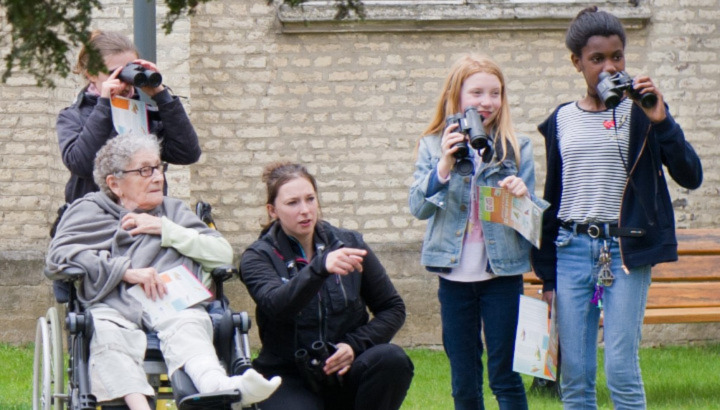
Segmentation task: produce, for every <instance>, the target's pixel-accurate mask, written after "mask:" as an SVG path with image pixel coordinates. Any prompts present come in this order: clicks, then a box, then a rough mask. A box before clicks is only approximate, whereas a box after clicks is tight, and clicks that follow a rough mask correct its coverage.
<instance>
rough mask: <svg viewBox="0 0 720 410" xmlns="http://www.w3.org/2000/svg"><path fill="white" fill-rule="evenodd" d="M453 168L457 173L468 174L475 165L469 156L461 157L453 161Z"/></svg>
mask: <svg viewBox="0 0 720 410" xmlns="http://www.w3.org/2000/svg"><path fill="white" fill-rule="evenodd" d="M455 169H456V170H457V173H458V174H459V175H462V176H468V175H471V174H472V173H473V171H474V170H475V165H474V164H473V162H472V161H471V160H470V158H463V159H460V160H457V161H456V162H455Z"/></svg>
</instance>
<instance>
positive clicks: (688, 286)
mask: <svg viewBox="0 0 720 410" xmlns="http://www.w3.org/2000/svg"><path fill="white" fill-rule="evenodd" d="M718 295H720V282H673V283H663V282H658V283H653V284H652V285H650V291H649V293H648V302H647V307H648V308H649V309H654V308H692V307H720V297H718Z"/></svg>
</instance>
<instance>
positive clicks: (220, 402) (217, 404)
mask: <svg viewBox="0 0 720 410" xmlns="http://www.w3.org/2000/svg"><path fill="white" fill-rule="evenodd" d="M241 398H242V397H241V394H240V390H223V391H219V392H215V393H205V394H200V393H198V394H193V395H191V396H187V397H185V398H184V399H182V400H181V401H180V403H178V410H229V409H231V408H232V407H231V405H232V404H233V403H239V402H240V399H241Z"/></svg>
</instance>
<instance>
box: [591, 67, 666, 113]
mask: <svg viewBox="0 0 720 410" xmlns="http://www.w3.org/2000/svg"><path fill="white" fill-rule="evenodd" d="M598 79H599V80H600V81H598V84H597V92H598V95H599V96H600V99H602V101H603V102H604V103H605V107H607V108H615V107H617V106H618V104H620V101H621V100H622V98H623V95H625V92H626V91H627V93H628V96H629V97H630V98H631V99H633V100H634V101H638V102H639V103H640V105H641V106H642V107H644V108H653V107H654V106H655V104H657V101H658V97H657V95H656V94H655V93H653V92H646V93H644V94H642V93H640V91H639V90H637V89H635V88H634V87H633V79H632V77H630V75H628V73H626V72H625V71H618V72H617V73H615V74H612V75H611V74H610V73H608V72H605V71H603V72H602V73H600V75H599V77H598Z"/></svg>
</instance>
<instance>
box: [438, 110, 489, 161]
mask: <svg viewBox="0 0 720 410" xmlns="http://www.w3.org/2000/svg"><path fill="white" fill-rule="evenodd" d="M483 120H484V118H483V117H482V115H480V114H479V113H478V111H477V108H475V107H468V108H466V109H465V113H464V114H461V113H457V114H454V115H450V116H448V117H447V118H446V119H445V127H446V128H447V127H449V126H450V125H452V124H457V125H458V126H457V128H456V129H455V131H456V132H459V133H462V134H465V135H466V136H467V137H468V140H469V141H470V147H473V148H474V149H476V150H477V151H480V150H482V149H485V148H489V147H490V139H489V138H488V135H487V133H485V127H484V126H483ZM455 146H456V147H458V149H457V150H456V151H455V152H454V153H453V156H454V157H455V159H456V161H455V169H456V170H457V172H458V174H460V175H470V174H472V173H473V171H474V168H475V167H474V165H473V160H472V157H471V156H470V148H469V147H468V143H467V142H465V141H461V142H458V143H457V144H455Z"/></svg>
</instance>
